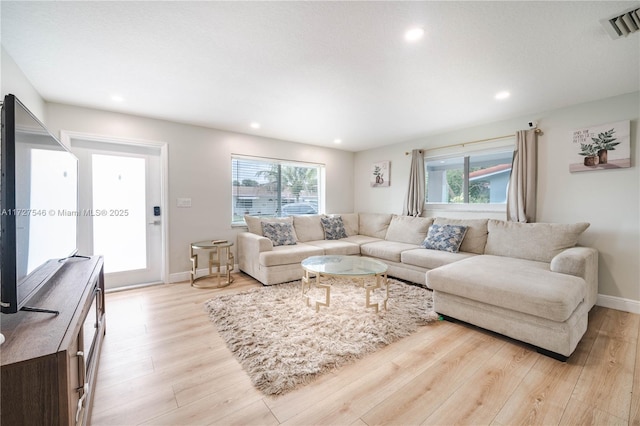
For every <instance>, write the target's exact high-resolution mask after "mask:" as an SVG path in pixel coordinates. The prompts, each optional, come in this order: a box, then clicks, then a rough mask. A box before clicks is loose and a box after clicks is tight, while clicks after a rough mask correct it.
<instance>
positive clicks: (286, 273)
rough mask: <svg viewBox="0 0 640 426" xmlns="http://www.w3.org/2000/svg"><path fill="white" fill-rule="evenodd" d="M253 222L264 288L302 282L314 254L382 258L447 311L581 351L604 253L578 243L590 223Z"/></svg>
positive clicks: (241, 242)
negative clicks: (304, 266) (303, 264)
mask: <svg viewBox="0 0 640 426" xmlns="http://www.w3.org/2000/svg"><path fill="white" fill-rule="evenodd" d="M245 221H246V223H247V227H248V231H247V232H242V233H240V234H238V240H237V255H238V263H239V267H240V269H241V270H242V271H244V272H246V273H247V274H249V275H251V276H253V277H254V278H256V279H257V280H259V281H260V282H262V283H263V284H265V285H273V284H279V283H283V282H288V281H293V280H298V279H300V278H301V276H302V274H303V270H302V267H301V266H300V262H302V260H304V259H305V258H307V257H309V256H315V255H323V254H344V255H360V256H367V257H371V258H375V259H378V260H380V261H382V262H384V263H386V264H387V265H388V270H387V273H388V275H389V276H392V277H396V278H399V279H402V280H407V281H411V282H414V283H418V284H421V285H424V286H427V287H428V288H430V289H432V290H433V291H434V307H435V310H436V311H437V312H438V313H440V314H442V315H444V316H446V317H449V318H455V319H459V320H461V321H464V322H468V323H471V324H474V325H477V326H479V327H482V328H485V329H488V330H492V331H495V332H497V333H500V334H503V335H506V336H509V337H512V338H514V339H517V340H520V341H523V342H526V343H530V344H532V345H534V346H536V347H538V349H539V350H540V351H541V352H544V353H547V354H548V355H551V356H554V357H556V358H559V359H566V357H568V356H569V355H571V353H572V352H573V351H574V350H575V348H576V345H577V344H578V342H579V341H580V339H581V337H582V336H583V335H584V333H585V331H586V329H587V319H588V312H589V310H590V309H591V308H592V307H593V306H594V305H595V302H596V298H597V293H598V278H597V277H598V252H597V251H596V250H595V249H593V248H588V247H580V246H577V241H578V238H579V236H580V234H581V233H582V232H584V231H585V230H586V229H587V227H588V226H589V225H588V224H587V223H576V224H552V223H513V222H506V221H500V220H494V219H451V218H443V217H436V218H426V217H409V216H398V215H392V214H377V213H348V214H340V215H310V216H293V217H287V218H269V219H265V218H258V217H251V216H246V217H245ZM334 225H338V227H339V228H341V229H337V231H336V229H335V228H334ZM265 232H266V235H267V236H265ZM425 247H429V248H425Z"/></svg>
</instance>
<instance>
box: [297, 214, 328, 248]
mask: <svg viewBox="0 0 640 426" xmlns="http://www.w3.org/2000/svg"><path fill="white" fill-rule="evenodd" d="M321 217H322V215H319V214H314V215H304V216H293V227H294V228H295V229H296V235H297V236H298V241H301V242H303V243H304V242H306V241H317V240H324V229H323V228H322V223H321V222H320V218H321Z"/></svg>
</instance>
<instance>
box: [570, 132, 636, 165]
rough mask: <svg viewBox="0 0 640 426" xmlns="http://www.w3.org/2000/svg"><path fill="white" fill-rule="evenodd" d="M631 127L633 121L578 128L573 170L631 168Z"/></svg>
mask: <svg viewBox="0 0 640 426" xmlns="http://www.w3.org/2000/svg"><path fill="white" fill-rule="evenodd" d="M630 130H631V122H630V121H629V120H626V121H618V122H615V123H609V124H603V125H600V126H589V127H585V128H583V129H578V130H574V131H573V134H572V145H573V146H572V151H571V152H572V154H571V162H570V163H569V171H570V172H585V171H589V170H605V169H619V168H625V167H631V143H630V142H631V138H630Z"/></svg>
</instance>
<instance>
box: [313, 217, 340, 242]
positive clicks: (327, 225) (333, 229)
mask: <svg viewBox="0 0 640 426" xmlns="http://www.w3.org/2000/svg"><path fill="white" fill-rule="evenodd" d="M320 223H322V228H323V229H324V239H325V240H339V239H340V238H347V231H346V230H345V229H344V223H343V222H342V218H341V217H340V216H334V217H322V218H320Z"/></svg>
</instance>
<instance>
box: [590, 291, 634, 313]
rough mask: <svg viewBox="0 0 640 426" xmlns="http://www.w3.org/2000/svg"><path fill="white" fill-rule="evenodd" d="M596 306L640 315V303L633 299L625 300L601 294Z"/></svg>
mask: <svg viewBox="0 0 640 426" xmlns="http://www.w3.org/2000/svg"><path fill="white" fill-rule="evenodd" d="M596 305H598V306H602V307H603V308H610V309H615V310H617V311H623V312H630V313H632V314H640V301H639V300H632V299H624V298H622V297H615V296H607V295H605V294H599V295H598V300H597V301H596Z"/></svg>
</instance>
